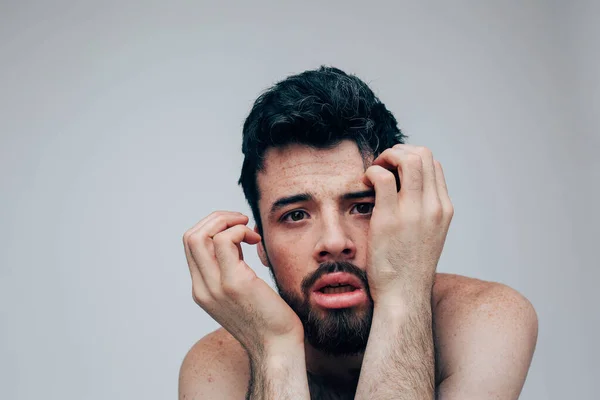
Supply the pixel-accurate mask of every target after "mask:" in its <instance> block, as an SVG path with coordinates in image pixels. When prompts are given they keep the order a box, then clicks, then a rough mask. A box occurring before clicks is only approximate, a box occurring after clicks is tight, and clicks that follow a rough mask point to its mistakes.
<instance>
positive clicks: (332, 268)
mask: <svg viewBox="0 0 600 400" xmlns="http://www.w3.org/2000/svg"><path fill="white" fill-rule="evenodd" d="M333 272H345V273H348V274H352V275H354V276H356V277H357V278H358V279H360V281H361V282H362V284H363V286H364V287H365V290H366V291H367V295H368V296H370V295H371V293H370V291H369V282H368V280H367V273H366V272H365V271H363V270H362V269H360V268H358V267H357V266H356V265H354V264H352V263H351V262H348V261H328V262H324V263H322V264H320V265H319V268H317V270H316V271H315V272H313V273H312V274H310V275H309V276H306V277H305V278H304V279H302V284H301V288H302V293H303V294H304V296H305V298H308V296H309V294H310V288H311V287H313V286H314V284H315V283H316V282H317V281H318V280H319V279H320V278H321V277H322V276H323V275H326V274H331V273H333Z"/></svg>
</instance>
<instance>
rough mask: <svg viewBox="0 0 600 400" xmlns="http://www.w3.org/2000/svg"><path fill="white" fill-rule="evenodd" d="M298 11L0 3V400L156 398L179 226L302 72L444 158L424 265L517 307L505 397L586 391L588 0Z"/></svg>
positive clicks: (185, 314) (210, 195) (163, 378)
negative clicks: (358, 91) (269, 100)
mask: <svg viewBox="0 0 600 400" xmlns="http://www.w3.org/2000/svg"><path fill="white" fill-rule="evenodd" d="M319 3H320V2H306V1H305V2H293V3H292V2H275V1H273V2H271V3H266V2H253V4H252V5H249V4H247V2H238V3H227V2H220V3H218V4H217V3H216V2H214V3H209V2H200V1H174V2H150V1H146V2H142V1H129V2H106V1H105V2H93V3H91V2H90V3H87V4H85V3H83V2H65V1H53V2H50V1H47V2H37V3H34V2H31V1H19V2H17V1H15V2H7V1H3V2H2V3H1V6H0V57H1V60H0V132H1V142H0V182H1V190H2V191H1V193H2V195H1V203H0V235H1V236H0V243H1V253H0V266H1V270H0V274H1V275H0V312H1V321H2V328H1V330H0V398H2V399H133V398H139V399H142V398H143V399H166V398H175V397H176V392H177V376H178V369H179V366H180V363H181V361H182V358H183V357H184V355H185V353H186V351H187V350H188V349H189V348H190V346H191V345H192V344H193V343H194V342H195V341H196V340H197V339H199V338H200V337H202V336H203V335H204V334H206V333H208V332H209V331H211V330H213V329H215V328H216V327H217V325H216V323H215V322H214V321H212V320H211V318H210V317H208V316H207V315H206V314H205V313H204V312H203V311H202V310H201V309H200V308H198V307H197V306H196V305H195V304H194V303H193V301H192V298H191V285H190V279H189V274H188V270H187V265H186V262H185V258H184V253H183V246H182V242H181V237H182V235H183V233H184V232H185V230H187V229H188V228H189V227H191V226H192V225H193V224H194V223H195V222H196V221H198V220H199V219H201V218H203V217H204V216H205V215H207V214H208V213H210V212H211V211H213V210H215V209H229V210H239V211H243V212H248V207H247V206H246V204H245V202H244V199H243V196H242V193H241V189H240V188H238V187H237V186H236V181H237V178H238V173H239V168H240V166H241V160H242V158H241V152H240V138H241V125H242V122H243V119H244V118H245V116H246V114H247V112H248V111H249V109H250V106H251V104H252V101H253V100H254V99H255V98H256V96H257V95H258V94H259V93H260V91H261V90H263V89H265V88H267V87H268V86H269V85H271V84H272V83H274V82H275V81H277V80H279V79H282V78H283V77H285V76H287V75H288V74H291V73H297V72H300V71H303V70H305V69H308V68H314V67H317V66H319V65H321V64H328V65H334V66H338V67H340V68H342V69H344V70H347V71H348V72H352V73H356V74H357V75H358V76H360V77H361V78H363V79H364V80H366V81H367V82H369V83H370V84H371V86H372V87H373V89H374V90H375V91H376V92H377V94H378V95H379V96H380V97H381V99H382V100H383V101H384V102H385V103H386V105H387V106H388V107H389V108H390V109H391V110H392V111H393V112H394V113H395V115H396V116H397V118H398V120H399V121H400V125H401V128H403V129H404V130H405V132H406V133H407V134H408V135H410V139H409V142H410V143H413V144H421V145H425V146H427V147H430V148H431V149H432V150H433V152H434V155H435V156H436V157H437V158H438V159H439V160H440V161H441V162H442V164H443V165H444V167H445V171H446V176H447V181H448V185H449V190H450V194H451V197H452V199H453V202H454V205H455V209H456V213H455V217H454V220H453V222H452V225H451V229H450V232H449V236H448V239H447V242H446V247H445V251H444V254H443V256H442V259H441V261H440V264H439V270H440V271H444V272H453V273H457V274H464V275H468V276H473V277H477V278H481V279H487V280H493V281H499V282H503V283H506V284H508V285H510V286H512V287H514V288H515V289H517V290H519V291H520V292H521V293H523V294H524V295H525V296H526V297H527V298H529V299H530V300H531V302H532V303H533V304H534V306H535V307H536V309H537V312H538V314H539V321H540V334H539V340H538V346H537V351H536V354H535V357H534V360H533V364H532V367H531V370H530V373H529V377H528V380H527V383H526V385H525V388H524V391H523V395H522V398H523V399H594V398H598V397H597V391H596V390H594V383H595V379H597V376H598V375H599V373H600V370H599V368H598V362H597V358H598V356H599V352H598V350H599V347H598V338H599V337H600V332H599V327H600V321H599V313H598V310H597V306H596V305H597V303H598V302H597V301H596V296H595V287H596V283H597V281H598V267H599V265H598V261H597V257H596V254H595V253H596V252H595V251H593V250H595V248H594V247H595V246H596V241H597V239H598V238H599V237H600V234H599V232H598V226H599V225H600V224H599V218H598V203H599V200H600V196H599V192H598V188H597V185H598V182H600V179H599V178H600V176H599V170H600V168H599V162H598V158H596V157H597V154H598V150H600V143H599V135H598V128H599V126H600V123H599V122H600V121H599V117H598V114H599V112H598V111H599V109H600V107H599V104H600V78H599V73H598V71H600V58H599V54H600V49H599V43H600V41H599V38H600V28H599V27H600V19H599V15H600V5H599V4H600V3H598V2H593V1H574V2H567V1H563V2H544V1H495V2H491V1H483V2H482V1H460V2H458V1H455V2H452V4H450V2H441V1H440V2H435V3H434V2H413V3H407V2H398V1H387V2H370V3H369V2H365V1H361V2H350V1H337V2H324V3H326V4H319ZM245 254H246V255H247V260H248V262H249V263H250V264H251V265H253V266H255V268H256V269H257V270H258V272H259V274H260V275H261V276H262V277H264V278H265V279H269V278H268V274H267V271H266V269H265V268H263V267H262V266H260V263H259V261H258V258H257V257H256V254H255V251H254V249H253V248H250V247H246V248H245Z"/></svg>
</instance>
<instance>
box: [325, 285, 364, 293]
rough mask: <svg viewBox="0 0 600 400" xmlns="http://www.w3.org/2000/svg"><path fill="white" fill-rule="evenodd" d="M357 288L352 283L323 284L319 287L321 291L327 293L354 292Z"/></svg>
mask: <svg viewBox="0 0 600 400" xmlns="http://www.w3.org/2000/svg"><path fill="white" fill-rule="evenodd" d="M356 289H357V288H356V287H354V286H352V285H327V286H323V287H322V288H321V289H319V292H321V293H325V294H338V293H348V292H353V291H355V290H356Z"/></svg>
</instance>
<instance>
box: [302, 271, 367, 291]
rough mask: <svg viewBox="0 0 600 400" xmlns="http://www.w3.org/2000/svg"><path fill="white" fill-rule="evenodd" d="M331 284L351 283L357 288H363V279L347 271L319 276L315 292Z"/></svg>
mask: <svg viewBox="0 0 600 400" xmlns="http://www.w3.org/2000/svg"><path fill="white" fill-rule="evenodd" d="M329 285H350V286H354V287H355V288H357V289H360V288H362V282H361V280H360V279H359V278H358V277H357V276H356V275H353V274H349V273H347V272H332V273H330V274H327V275H323V277H321V278H319V279H318V280H317V282H315V289H314V290H315V292H316V291H318V290H321V289H323V288H324V287H325V286H329Z"/></svg>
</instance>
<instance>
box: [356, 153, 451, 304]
mask: <svg viewBox="0 0 600 400" xmlns="http://www.w3.org/2000/svg"><path fill="white" fill-rule="evenodd" d="M395 173H396V174H397V176H398V178H399V181H400V188H399V190H398V187H397V183H396V175H395ZM364 182H365V183H366V184H367V185H369V186H372V187H374V188H375V194H376V197H375V207H374V209H373V213H372V216H371V222H370V228H369V258H368V262H367V276H368V280H369V287H370V290H371V296H372V297H373V301H374V304H375V306H376V307H378V306H381V305H382V304H390V305H399V304H407V303H411V302H414V301H419V302H422V301H425V302H426V304H430V296H431V289H432V286H433V282H434V278H435V272H436V268H437V263H438V261H439V258H440V255H441V253H442V249H443V247H444V242H445V240H446V234H447V232H448V228H449V225H450V221H451V220H452V216H453V215H454V207H453V205H452V202H451V201H450V197H449V196H448V190H447V188H446V181H445V178H444V173H443V171H442V166H441V164H440V163H439V162H438V161H437V160H434V158H433V155H432V153H431V151H430V150H429V149H427V148H425V147H417V146H412V145H407V144H398V145H395V146H394V147H392V148H389V149H387V150H385V151H384V152H382V153H381V154H380V155H379V157H377V158H376V159H375V160H374V161H373V165H372V166H370V167H369V168H368V169H367V171H366V173H365V178H364ZM419 305H423V304H419Z"/></svg>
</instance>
